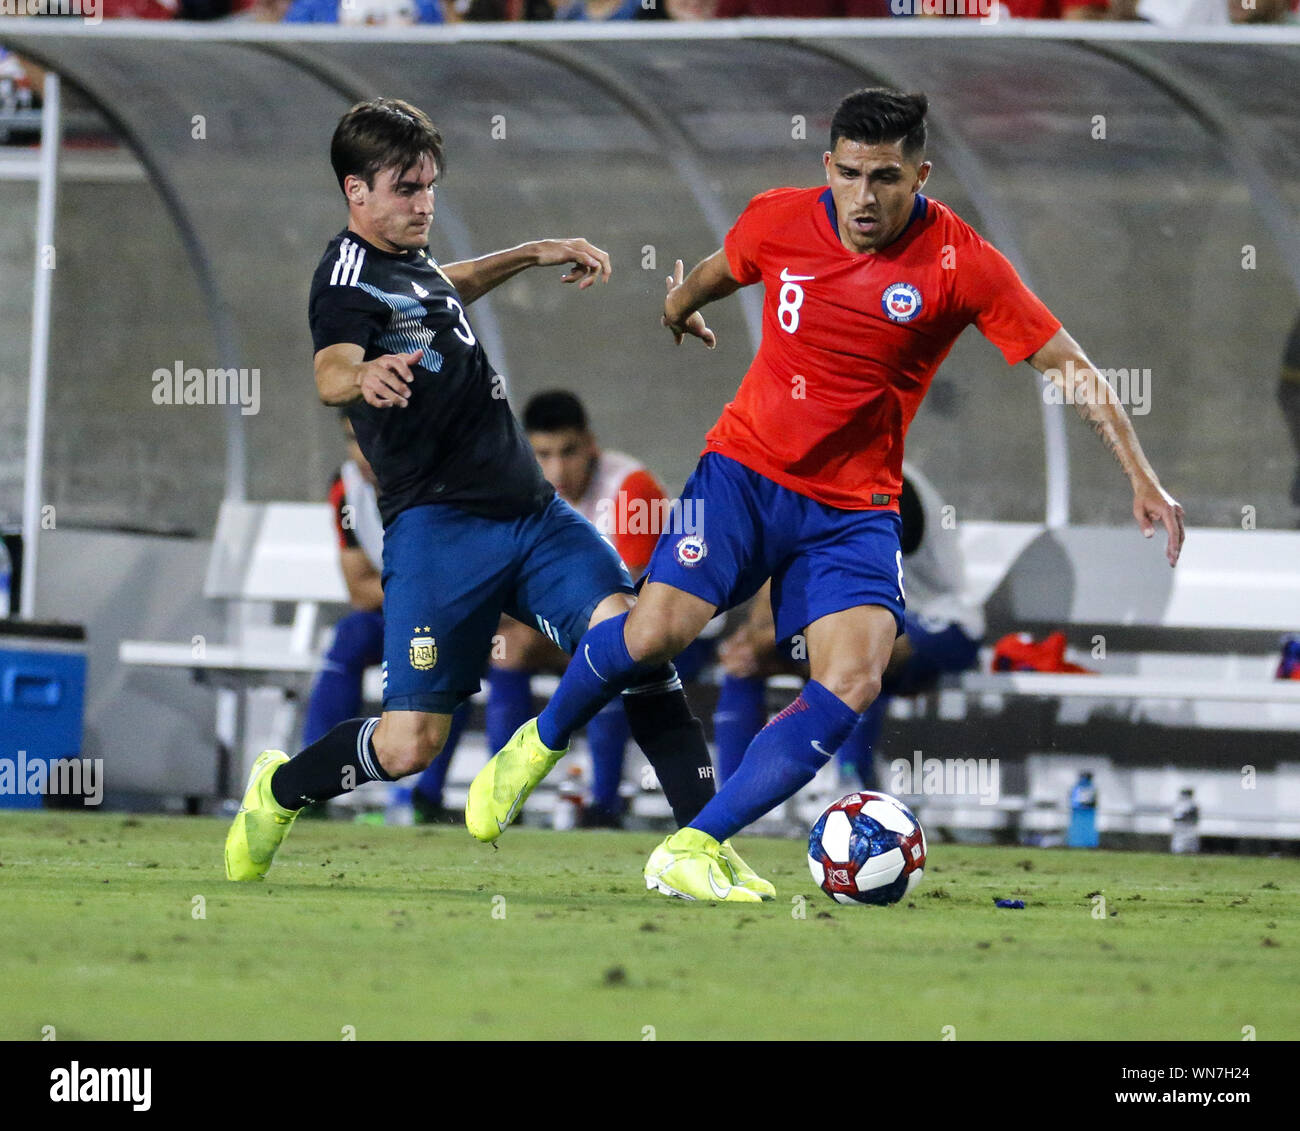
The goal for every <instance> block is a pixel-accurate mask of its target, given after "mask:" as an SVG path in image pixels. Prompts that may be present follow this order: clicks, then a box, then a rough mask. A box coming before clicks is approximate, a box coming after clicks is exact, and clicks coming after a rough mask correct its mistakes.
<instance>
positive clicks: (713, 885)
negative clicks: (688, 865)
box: [709, 868, 731, 899]
mask: <svg viewBox="0 0 1300 1131" xmlns="http://www.w3.org/2000/svg"><path fill="white" fill-rule="evenodd" d="M709 887H711V888H712V889H713V894H714V895H716V896H717V897H718V898H719V899H726V898H727V896H729V895H730V894H731V885H730V884H728V885H727V886H726V887H725V888H724V889H723V890H721V891H719V890H718V881H717V880H715V879H714V878H713V869H712V868H710V869H709Z"/></svg>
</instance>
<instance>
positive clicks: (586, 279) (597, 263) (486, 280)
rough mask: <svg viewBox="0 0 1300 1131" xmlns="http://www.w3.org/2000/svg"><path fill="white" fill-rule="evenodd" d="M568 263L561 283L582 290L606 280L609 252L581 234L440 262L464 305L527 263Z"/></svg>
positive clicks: (503, 280)
mask: <svg viewBox="0 0 1300 1131" xmlns="http://www.w3.org/2000/svg"><path fill="white" fill-rule="evenodd" d="M565 264H570V265H571V266H570V268H569V271H568V272H567V273H566V274H564V275H562V276H561V277H560V282H561V283H577V284H578V290H580V291H585V290H586V289H587V288H588V287H589V286H591V285H592V284H593V283H594V282H596V280H598V279H599V280H600V281H601V282H602V283H608V282H609V274H610V264H609V253H608V252H605V251H601V249H600V248H598V247H596V245H595V244H591V243H588V242H587V241H586V240H584V239H583V238H582V237H581V236H574V237H573V238H572V239H566V240H533V241H532V242H531V243H521V244H520V245H519V246H518V247H511V248H507V249H506V250H505V251H494V252H493V253H492V254H491V255H484V256H481V257H479V258H478V259H464V260H461V261H459V262H457V263H444V264H443V266H442V273H443V274H444V275H446V276H447V278H448V279H450V280H451V284H452V286H454V287H455V288H456V290H457V291H459V292H460V297H461V301H462V302H464V303H465V305H466V306H468V305H469V304H470V303H471V302H473V301H474V300H475V299H477V298H482V297H483V296H484V295H485V294H487V293H488V291H490V290H491V289H492V288H493V287H499V286H500V285H501V284H502V283H504V282H505V281H506V280H507V279H510V278H513V277H514V276H515V275H518V274H519V272H520V271H526V270H527V269H528V268H529V267H557V266H563V265H565Z"/></svg>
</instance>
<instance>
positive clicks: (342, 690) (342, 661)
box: [302, 612, 384, 746]
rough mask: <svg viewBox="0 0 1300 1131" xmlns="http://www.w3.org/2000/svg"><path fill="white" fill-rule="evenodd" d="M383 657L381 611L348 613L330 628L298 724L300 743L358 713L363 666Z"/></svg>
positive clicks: (319, 736) (318, 736)
mask: <svg viewBox="0 0 1300 1131" xmlns="http://www.w3.org/2000/svg"><path fill="white" fill-rule="evenodd" d="M383 658H384V618H383V614H381V613H362V612H355V613H349V614H348V615H347V616H345V617H344V618H343V619H342V620H340V621H339V622H338V624H337V625H336V626H335V628H334V639H333V641H332V642H331V643H330V649H329V652H328V653H327V654H326V656H325V662H324V663H323V664H321V669H320V672H319V674H318V675H317V676H316V681H315V683H313V684H312V689H311V695H310V696H309V697H308V699H307V711H306V716H305V718H304V719H303V724H302V741H303V745H304V746H310V745H312V743H314V742H317V741H319V740H320V739H322V738H324V737H325V736H326V735H327V734H329V732H330V731H332V730H333V729H334V728H335V727H336V726H338V725H339V723H341V722H343V721H345V720H346V719H351V718H355V717H356V716H357V715H359V714H360V713H361V684H362V677H363V676H364V674H365V670H366V668H368V667H369V666H370V665H372V664H377V663H379V662H380V661H381V660H382V659H383Z"/></svg>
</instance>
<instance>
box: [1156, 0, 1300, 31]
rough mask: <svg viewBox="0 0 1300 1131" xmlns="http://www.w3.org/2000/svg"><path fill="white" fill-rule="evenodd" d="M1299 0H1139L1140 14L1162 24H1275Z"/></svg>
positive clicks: (1199, 25)
mask: <svg viewBox="0 0 1300 1131" xmlns="http://www.w3.org/2000/svg"><path fill="white" fill-rule="evenodd" d="M1296 10H1297V0H1139V2H1138V5H1137V14H1138V16H1139V17H1140V18H1141V19H1143V20H1146V21H1148V22H1150V23H1153V24H1156V25H1158V26H1159V27H1167V28H1186V27H1227V26H1228V24H1272V23H1282V22H1284V21H1287V20H1289V19H1290V18H1291V16H1292V14H1293V13H1294V12H1295V11H1296Z"/></svg>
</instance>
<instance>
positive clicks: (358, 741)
mask: <svg viewBox="0 0 1300 1131" xmlns="http://www.w3.org/2000/svg"><path fill="white" fill-rule="evenodd" d="M378 725H379V720H378V719H348V720H347V722H342V723H339V725H338V726H336V727H335V728H334V729H333V730H332V731H330V732H329V734H327V735H326V736H325V737H324V738H321V739H318V740H317V741H316V742H313V743H312V744H311V745H310V746H308V747H307V748H306V749H305V750H304V751H302V753H300V754H299V755H298V756H297V757H295V758H290V759H289V761H287V762H285V763H284V765H282V766H281V767H280V768H279V769H278V770H276V771H275V774H274V776H273V777H272V778H271V795H272V796H273V797H274V798H275V799H276V801H277V802H279V803H280V804H281V805H283V806H284V807H285V808H286V809H301V808H302V807H303V806H304V805H310V804H311V803H312V802H313V801H328V800H329V799H330V798H331V797H338V796H340V795H341V794H344V793H351V792H352V790H354V789H356V788H357V786H359V785H360V784H361V783H362V782H365V781H392V780H393V779H392V778H390V777H389V776H388V774H386V773H385V772H384V767H383V766H381V765H380V764H379V758H378V756H377V755H376V754H375V747H374V743H373V742H372V741H371V736H372V735H373V734H374V732H375V727H377V726H378Z"/></svg>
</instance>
